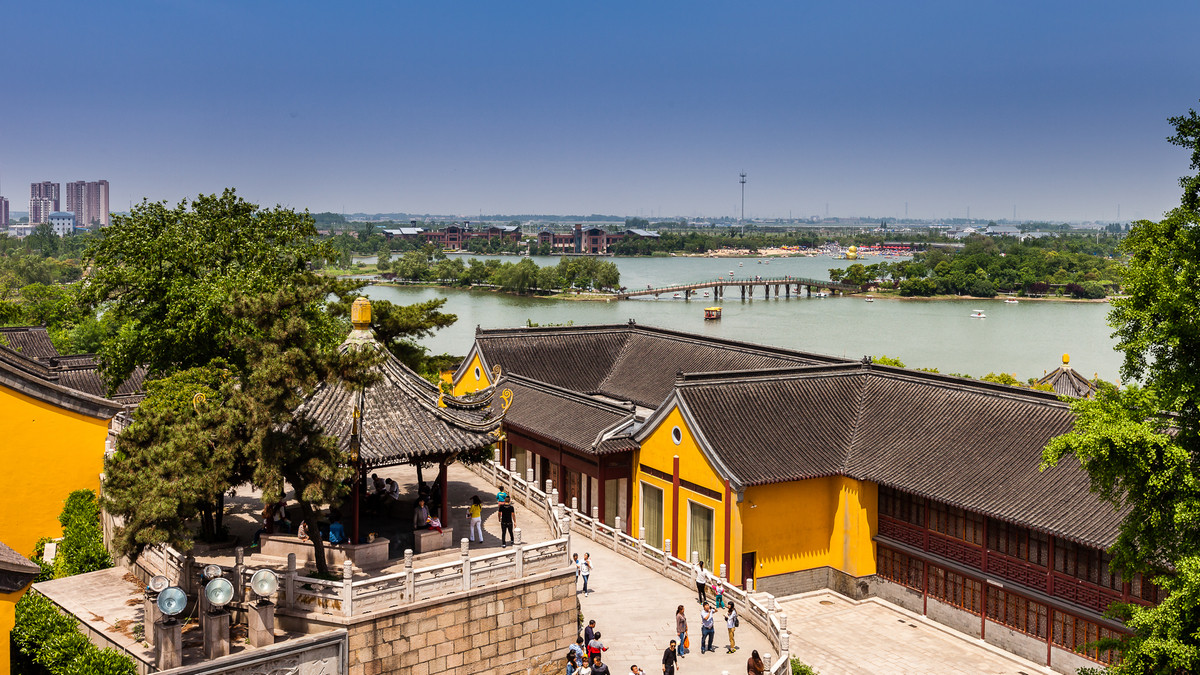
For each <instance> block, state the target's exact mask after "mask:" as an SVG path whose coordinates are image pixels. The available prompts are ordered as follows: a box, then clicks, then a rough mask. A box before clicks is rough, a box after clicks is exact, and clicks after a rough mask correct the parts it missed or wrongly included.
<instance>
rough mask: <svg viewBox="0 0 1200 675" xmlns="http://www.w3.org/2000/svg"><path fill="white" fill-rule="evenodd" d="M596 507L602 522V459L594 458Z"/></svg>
mask: <svg viewBox="0 0 1200 675" xmlns="http://www.w3.org/2000/svg"><path fill="white" fill-rule="evenodd" d="M596 492H599V493H600V494H598V495H596V508H598V509H599V510H600V522H602V523H603V522H604V513H605V511H604V464H603V461H602V460H601V459H600V458H599V457H597V458H596Z"/></svg>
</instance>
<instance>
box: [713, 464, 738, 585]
mask: <svg viewBox="0 0 1200 675" xmlns="http://www.w3.org/2000/svg"><path fill="white" fill-rule="evenodd" d="M732 501H733V491H732V490H730V489H729V479H728V478H726V479H725V570H726V576H727V577H729V578H730V579H732V578H733V561H732V560H731V559H730V557H729V546H730V541H729V540H730V539H731V538H732V537H733V518H732V515H731V514H732V513H733V504H732V503H731V502H732ZM713 571H714V572H718V571H719V570H713Z"/></svg>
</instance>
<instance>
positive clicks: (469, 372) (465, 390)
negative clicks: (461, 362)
mask: <svg viewBox="0 0 1200 675" xmlns="http://www.w3.org/2000/svg"><path fill="white" fill-rule="evenodd" d="M476 368H478V369H479V379H476V378H475V369H476ZM490 377H491V373H489V372H488V371H487V369H486V368H484V367H483V362H482V361H480V359H479V354H478V353H476V354H475V355H474V356H472V357H471V363H470V364H469V365H468V366H467V369H466V370H465V371H464V372H463V376H462V378H461V379H459V381H458V382H455V383H454V391H453V392H451V393H453V394H454V395H455V396H462V395H463V394H472V393H475V392H476V391H479V390H480V389H487V388H488V387H489V386H491V380H490V379H489V378H490Z"/></svg>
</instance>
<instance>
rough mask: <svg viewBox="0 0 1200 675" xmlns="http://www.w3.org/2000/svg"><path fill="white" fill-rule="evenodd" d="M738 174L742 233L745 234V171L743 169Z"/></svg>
mask: <svg viewBox="0 0 1200 675" xmlns="http://www.w3.org/2000/svg"><path fill="white" fill-rule="evenodd" d="M738 176H739V177H740V178H741V183H742V234H746V172H745V171H743V172H741V173H740V174H738Z"/></svg>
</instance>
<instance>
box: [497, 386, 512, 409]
mask: <svg viewBox="0 0 1200 675" xmlns="http://www.w3.org/2000/svg"><path fill="white" fill-rule="evenodd" d="M500 400H502V401H504V403H503V404H501V406H500V412H508V406H510V405H512V402H513V393H512V389H505V390H504V391H502V392H500Z"/></svg>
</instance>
